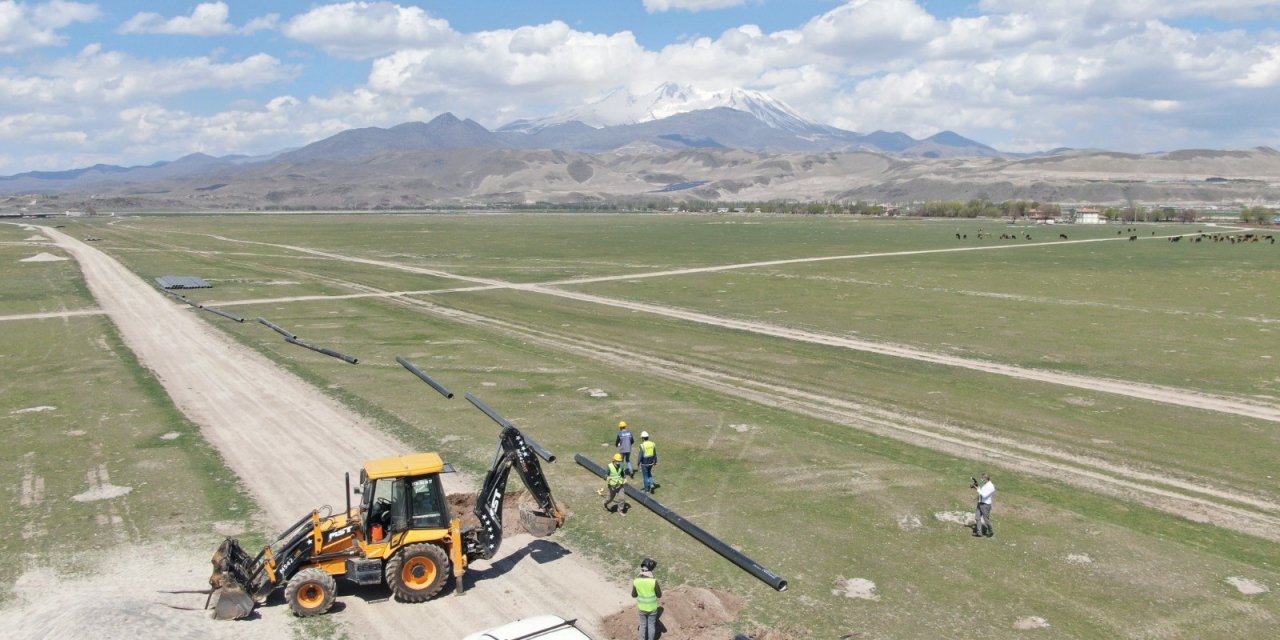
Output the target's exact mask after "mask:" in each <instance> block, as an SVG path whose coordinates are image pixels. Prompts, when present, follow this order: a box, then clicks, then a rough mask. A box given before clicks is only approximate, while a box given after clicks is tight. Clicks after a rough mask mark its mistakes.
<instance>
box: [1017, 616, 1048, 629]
mask: <svg viewBox="0 0 1280 640" xmlns="http://www.w3.org/2000/svg"><path fill="white" fill-rule="evenodd" d="M1049 626H1050V625H1049V621H1048V620H1045V619H1044V618H1041V617H1040V616H1027V617H1025V618H1018V620H1017V622H1014V623H1013V628H1014V629H1018V630H1019V631H1028V630H1030V629H1048V628H1049Z"/></svg>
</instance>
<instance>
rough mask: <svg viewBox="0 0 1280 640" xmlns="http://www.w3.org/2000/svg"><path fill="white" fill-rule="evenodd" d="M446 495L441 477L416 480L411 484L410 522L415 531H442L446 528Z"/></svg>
mask: <svg viewBox="0 0 1280 640" xmlns="http://www.w3.org/2000/svg"><path fill="white" fill-rule="evenodd" d="M443 499H444V495H443V492H442V491H441V489H440V477H439V476H436V475H430V476H423V477H421V478H415V479H414V480H412V481H411V482H410V483H409V509H410V514H409V516H410V521H411V522H412V525H411V526H412V527H413V528H414V529H441V528H444V526H445V512H444V506H443Z"/></svg>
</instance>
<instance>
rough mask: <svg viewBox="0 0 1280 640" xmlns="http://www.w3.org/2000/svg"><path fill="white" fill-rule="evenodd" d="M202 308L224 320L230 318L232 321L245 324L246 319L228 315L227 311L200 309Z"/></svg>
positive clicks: (209, 308) (208, 308) (211, 308)
mask: <svg viewBox="0 0 1280 640" xmlns="http://www.w3.org/2000/svg"><path fill="white" fill-rule="evenodd" d="M200 308H201V309H204V310H205V311H208V312H209V313H216V314H218V315H220V316H222V317H224V318H230V319H232V320H235V321H236V322H244V318H241V317H240V316H237V315H234V314H230V313H227V312H226V311H223V310H221V309H214V308H213V307H200Z"/></svg>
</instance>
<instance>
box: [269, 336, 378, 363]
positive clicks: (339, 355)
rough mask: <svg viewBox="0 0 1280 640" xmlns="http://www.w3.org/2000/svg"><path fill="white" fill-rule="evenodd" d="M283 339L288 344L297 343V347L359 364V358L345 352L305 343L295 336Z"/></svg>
mask: <svg viewBox="0 0 1280 640" xmlns="http://www.w3.org/2000/svg"><path fill="white" fill-rule="evenodd" d="M284 341H285V342H288V343H289V344H296V345H298V346H299V347H305V348H307V349H310V350H312V351H315V352H316V353H323V354H325V355H326V356H332V357H334V358H337V359H339V360H346V361H347V362H350V363H351V364H360V361H359V360H357V359H356V358H352V357H351V356H349V355H347V354H345V353H338V352H337V351H334V350H333V349H326V348H324V347H317V346H315V345H314V344H307V343H305V342H303V341H301V340H298V339H296V338H285V339H284Z"/></svg>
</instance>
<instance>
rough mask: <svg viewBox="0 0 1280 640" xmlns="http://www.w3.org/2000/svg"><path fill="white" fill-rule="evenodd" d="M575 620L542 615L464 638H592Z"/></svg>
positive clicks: (511, 639)
mask: <svg viewBox="0 0 1280 640" xmlns="http://www.w3.org/2000/svg"><path fill="white" fill-rule="evenodd" d="M574 622H575V621H574V620H565V619H564V618H561V617H560V616H553V615H550V614H548V615H542V616H534V617H532V618H525V619H523V620H517V621H515V622H509V623H507V624H504V625H502V626H501V627H494V628H492V629H487V630H485V631H479V632H476V633H473V634H471V635H469V636H467V637H465V638H463V639H462V640H533V639H535V638H536V639H537V640H591V636H589V635H587V634H585V633H583V632H582V629H579V628H578V627H577V625H575V624H574Z"/></svg>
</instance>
